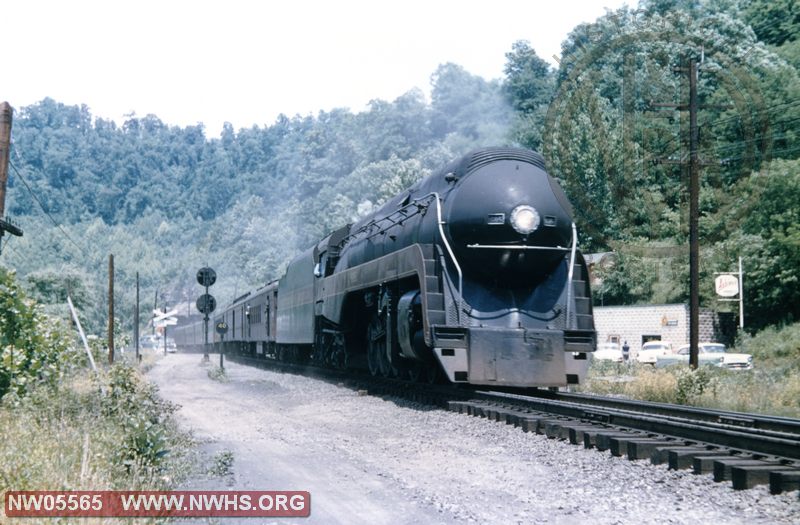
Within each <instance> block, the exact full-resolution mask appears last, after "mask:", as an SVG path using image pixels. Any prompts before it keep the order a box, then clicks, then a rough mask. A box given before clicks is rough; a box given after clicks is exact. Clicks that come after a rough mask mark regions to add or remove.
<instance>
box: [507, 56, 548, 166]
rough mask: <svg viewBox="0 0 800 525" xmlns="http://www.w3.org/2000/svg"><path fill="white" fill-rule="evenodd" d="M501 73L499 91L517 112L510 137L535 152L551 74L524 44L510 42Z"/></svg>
mask: <svg viewBox="0 0 800 525" xmlns="http://www.w3.org/2000/svg"><path fill="white" fill-rule="evenodd" d="M504 71H505V74H506V81H505V83H504V84H503V90H504V91H505V93H506V96H507V97H508V99H509V101H510V102H511V105H512V106H513V107H514V109H515V110H516V111H517V121H516V123H515V125H514V129H513V131H512V135H513V136H514V138H515V139H516V140H517V142H519V143H520V144H522V145H524V146H526V147H529V148H531V149H534V150H539V148H540V146H541V144H542V135H543V127H544V122H545V115H546V113H547V106H548V104H550V102H551V101H552V99H553V93H554V86H555V82H554V76H553V72H552V70H551V69H550V66H549V65H548V64H547V62H545V61H544V60H542V59H541V58H539V56H538V55H537V54H536V51H534V50H533V48H532V47H531V46H530V44H529V43H528V42H526V41H524V40H520V41H517V42H514V44H512V46H511V52H509V53H506V65H505V70H504Z"/></svg>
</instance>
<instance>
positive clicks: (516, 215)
mask: <svg viewBox="0 0 800 525" xmlns="http://www.w3.org/2000/svg"><path fill="white" fill-rule="evenodd" d="M539 222H540V219H539V212H537V211H536V208H534V207H533V206H528V205H527V204H523V205H521V206H517V207H516V208H514V210H513V211H512V212H511V226H513V227H514V229H515V230H517V231H518V232H519V233H521V234H523V235H528V234H529V233H531V232H533V231H534V230H536V228H538V227H539Z"/></svg>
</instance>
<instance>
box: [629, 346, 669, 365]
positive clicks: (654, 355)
mask: <svg viewBox="0 0 800 525" xmlns="http://www.w3.org/2000/svg"><path fill="white" fill-rule="evenodd" d="M671 353H672V343H670V342H669V341H648V342H646V343H645V344H643V345H642V349H641V350H639V353H638V354H637V355H636V360H637V361H638V362H640V363H645V364H648V365H655V364H656V361H658V357H659V356H662V355H669V354H671Z"/></svg>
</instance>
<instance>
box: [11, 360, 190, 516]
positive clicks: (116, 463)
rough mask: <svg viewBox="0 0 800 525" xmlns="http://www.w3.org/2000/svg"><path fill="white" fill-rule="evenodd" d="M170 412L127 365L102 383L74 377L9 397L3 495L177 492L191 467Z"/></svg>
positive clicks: (187, 441) (114, 370)
mask: <svg viewBox="0 0 800 525" xmlns="http://www.w3.org/2000/svg"><path fill="white" fill-rule="evenodd" d="M101 385H102V387H103V388H102V391H101V388H100V387H101ZM173 411H174V407H173V406H172V405H170V404H168V403H166V402H164V401H163V400H161V399H160V398H159V397H158V395H157V392H156V389H155V387H154V386H153V385H151V384H149V383H147V382H146V381H145V380H144V379H142V377H141V375H140V373H139V372H138V371H137V370H136V369H135V368H134V367H131V366H127V365H125V364H118V365H115V366H113V367H111V368H109V369H108V370H105V371H103V372H102V373H101V376H100V377H99V378H92V377H91V376H90V375H89V374H79V375H72V376H70V377H68V378H65V379H64V380H62V381H61V382H60V384H58V385H56V386H55V387H52V386H42V387H38V388H35V389H33V390H32V391H30V392H29V393H28V395H26V396H25V397H24V398H18V397H16V396H15V395H13V394H9V395H6V396H5V397H4V398H3V400H2V403H0V428H2V434H3V439H0V492H2V493H5V491H7V490H167V489H171V488H174V487H175V486H176V485H177V483H179V482H180V480H181V479H183V478H184V476H186V475H187V474H188V473H189V469H190V468H191V465H190V461H189V460H188V452H189V450H190V447H191V441H190V439H189V436H187V435H185V434H183V433H181V432H179V431H178V429H177V426H176V423H175V421H174V419H173V417H172V413H173ZM3 503H4V502H3ZM67 521H68V520H67V519H66V518H61V519H58V518H48V519H46V520H45V519H42V520H41V521H36V520H26V523H39V522H40V523H48V524H53V523H62V522H63V523H66V522H67ZM103 522H104V523H116V522H119V523H121V522H123V520H121V519H120V520H108V519H106V520H103Z"/></svg>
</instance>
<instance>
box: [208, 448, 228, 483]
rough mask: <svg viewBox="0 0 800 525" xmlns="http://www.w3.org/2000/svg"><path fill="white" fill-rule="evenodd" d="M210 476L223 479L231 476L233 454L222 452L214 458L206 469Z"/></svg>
mask: <svg viewBox="0 0 800 525" xmlns="http://www.w3.org/2000/svg"><path fill="white" fill-rule="evenodd" d="M208 473H209V474H210V475H212V476H218V477H224V476H229V475H231V474H233V452H231V451H230V450H223V451H222V452H219V453H218V454H217V455H215V456H214V460H213V461H212V463H211V466H210V467H209V469H208Z"/></svg>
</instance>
